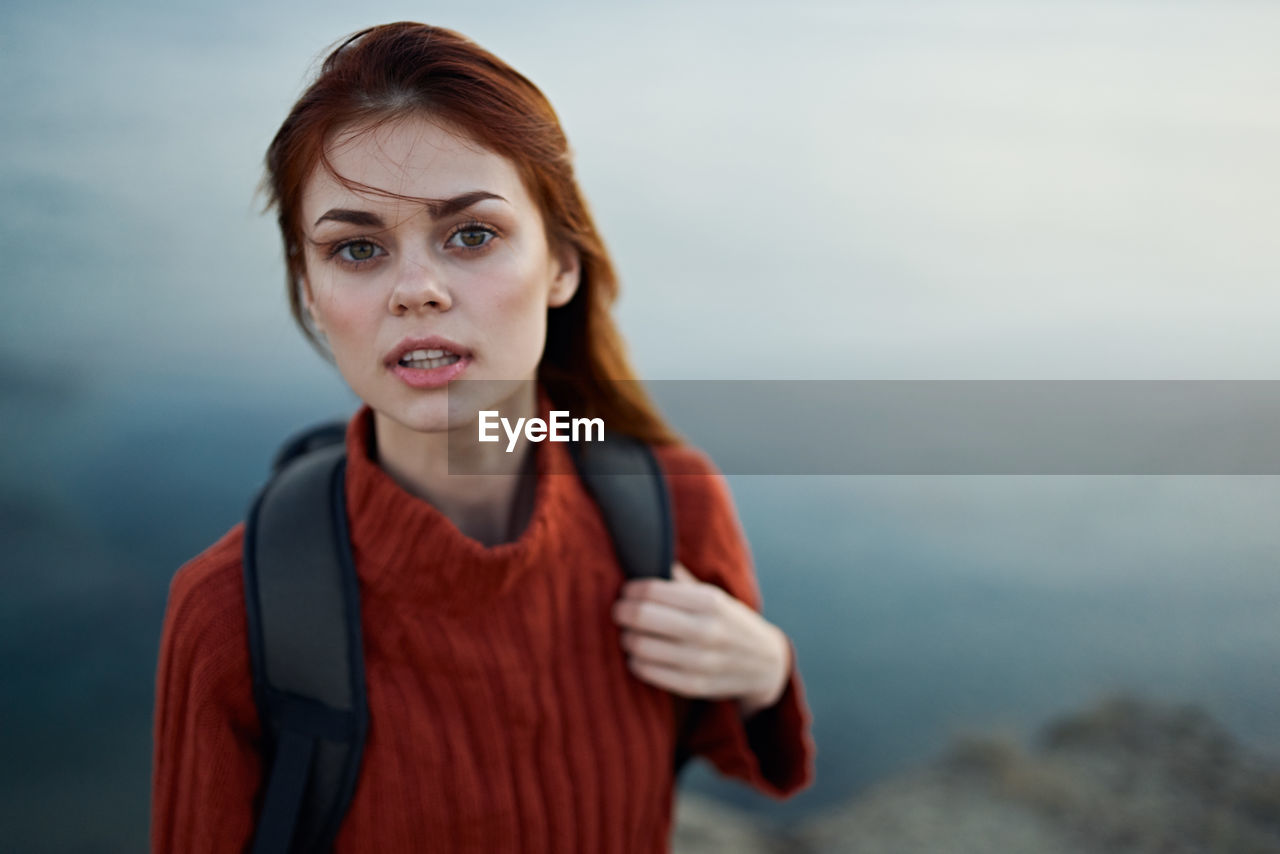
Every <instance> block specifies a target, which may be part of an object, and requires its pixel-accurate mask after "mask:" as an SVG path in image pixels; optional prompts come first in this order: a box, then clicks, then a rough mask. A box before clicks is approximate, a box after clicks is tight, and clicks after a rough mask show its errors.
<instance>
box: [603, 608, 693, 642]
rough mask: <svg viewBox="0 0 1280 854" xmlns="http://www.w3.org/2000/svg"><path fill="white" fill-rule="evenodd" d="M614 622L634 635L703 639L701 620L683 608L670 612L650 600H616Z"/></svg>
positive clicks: (670, 610) (669, 609)
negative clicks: (634, 633) (639, 633)
mask: <svg viewBox="0 0 1280 854" xmlns="http://www.w3.org/2000/svg"><path fill="white" fill-rule="evenodd" d="M613 620H614V622H615V623H618V624H619V625H621V626H625V627H626V628H629V629H635V630H636V631H640V632H645V633H648V634H652V635H661V636H663V637H667V638H672V639H675V640H694V639H697V638H700V637H702V636H703V635H704V634H705V631H704V630H703V629H702V628H701V623H702V620H700V619H699V618H698V617H696V616H695V615H694V614H693V613H691V612H689V611H686V610H684V609H682V608H673V607H671V606H670V605H667V604H665V603H662V602H656V601H654V600H651V599H645V600H642V599H619V600H618V601H617V602H614V603H613Z"/></svg>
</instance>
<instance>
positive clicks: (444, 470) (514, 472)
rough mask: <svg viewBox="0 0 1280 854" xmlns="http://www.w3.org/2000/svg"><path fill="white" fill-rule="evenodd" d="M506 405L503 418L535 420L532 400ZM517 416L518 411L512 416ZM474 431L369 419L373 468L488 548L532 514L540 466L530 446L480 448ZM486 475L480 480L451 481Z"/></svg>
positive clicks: (513, 535) (516, 532)
mask: <svg viewBox="0 0 1280 854" xmlns="http://www.w3.org/2000/svg"><path fill="white" fill-rule="evenodd" d="M521 397H528V399H526V400H522V401H520V402H519V403H514V405H513V403H512V402H507V403H505V404H504V406H503V407H502V412H503V415H504V416H505V415H507V413H509V412H510V413H514V415H513V417H532V416H534V415H536V414H537V413H536V411H535V410H536V407H537V400H536V397H533V396H532V395H531V394H530V395H527V396H526V395H521ZM516 410H521V411H519V412H516ZM477 430H478V424H477V423H476V422H472V423H470V424H465V425H462V426H459V427H456V428H454V429H451V430H447V431H441V432H435V433H420V432H418V431H416V430H411V429H409V428H407V427H405V426H404V425H402V424H399V423H397V422H395V421H393V420H391V419H390V418H388V417H386V416H384V415H382V414H381V413H379V412H378V411H377V410H374V413H373V436H374V444H375V447H374V451H375V461H376V462H377V463H378V465H379V466H381V467H382V469H383V470H384V471H385V472H386V473H387V474H388V475H389V476H390V477H391V479H392V480H394V481H395V482H396V483H397V484H398V485H399V486H400V487H401V488H402V489H404V490H405V491H406V492H408V493H409V494H411V495H414V496H416V497H418V498H421V499H423V500H424V501H427V502H429V503H430V504H431V505H432V506H434V507H435V508H436V509H437V510H439V511H440V512H441V513H443V514H444V515H445V516H446V517H448V519H449V520H450V521H451V522H453V524H454V525H455V526H456V527H457V528H458V530H459V531H461V532H462V533H463V534H465V535H466V536H468V537H470V538H471V539H473V540H476V541H478V542H480V543H481V544H483V545H485V546H494V545H498V544H500V543H506V542H512V541H514V540H517V539H519V538H520V534H521V533H522V532H523V531H524V529H525V527H526V526H527V525H528V522H529V519H530V518H531V517H532V515H533V506H534V497H535V493H536V489H537V461H536V456H535V450H534V448H533V446H532V444H531V443H529V442H528V441H524V440H523V439H522V440H521V441H520V442H519V443H518V444H517V445H516V447H515V448H514V449H513V450H512V451H511V452H508V451H507V449H506V442H505V440H504V441H502V442H499V443H492V444H491V443H485V444H481V443H479V442H477V441H476V435H477ZM451 469H452V470H453V471H455V472H458V471H463V472H483V473H482V474H470V473H468V474H458V473H454V474H450V470H451Z"/></svg>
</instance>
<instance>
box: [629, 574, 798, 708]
mask: <svg viewBox="0 0 1280 854" xmlns="http://www.w3.org/2000/svg"><path fill="white" fill-rule="evenodd" d="M671 574H672V579H671V580H670V581H668V580H666V579H660V578H645V579H637V580H633V581H628V582H626V583H625V584H624V585H623V586H622V596H621V597H620V598H619V599H618V601H617V602H615V603H614V606H613V619H614V622H616V623H617V624H618V625H619V626H620V627H621V628H622V637H621V641H622V648H623V649H624V650H626V652H627V653H628V657H627V663H628V665H629V666H630V668H631V672H632V673H634V674H635V675H636V677H637V678H639V679H641V680H643V681H645V682H648V683H649V684H651V685H655V686H657V687H659V688H663V689H665V690H667V691H671V692H672V693H675V694H680V695H681V696H685V697H693V698H707V699H713V700H724V699H736V700H737V701H738V707H739V709H740V710H741V712H742V715H743V717H749V716H750V715H752V714H754V713H755V712H757V711H760V710H761V709H766V708H768V707H769V706H772V705H773V704H774V703H776V702H777V701H778V698H779V697H781V696H782V692H783V690H784V689H785V688H786V685H787V677H788V676H789V675H790V672H789V669H790V663H791V662H790V648H789V646H788V641H787V637H786V635H784V634H783V633H782V630H781V629H779V628H778V627H777V626H775V625H773V624H772V623H770V622H769V621H767V620H766V619H765V618H764V617H762V616H760V615H759V614H758V613H756V612H755V611H753V610H751V608H749V607H748V606H747V605H745V604H743V603H742V602H739V601H738V600H737V599H734V598H733V597H732V596H730V595H729V594H728V593H726V592H725V591H724V590H723V589H721V588H719V587H717V586H716V585H714V584H705V583H703V582H701V581H699V580H698V579H697V578H695V577H694V576H693V574H692V573H691V572H689V570H687V569H685V568H684V566H683V565H682V564H681V563H680V562H679V561H677V562H676V563H675V564H674V565H673V566H672V573H671Z"/></svg>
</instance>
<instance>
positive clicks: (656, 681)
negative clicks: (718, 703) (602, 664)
mask: <svg viewBox="0 0 1280 854" xmlns="http://www.w3.org/2000/svg"><path fill="white" fill-rule="evenodd" d="M627 663H628V666H629V667H630V668H631V672H632V673H634V674H635V676H636V678H637V679H641V680H643V681H645V682H648V683H649V684H650V685H654V686H656V687H658V688H662V689H663V690H666V691H670V692H671V693H673V694H679V695H681V696H683V697H695V698H698V697H701V698H707V699H723V698H724V697H727V696H730V693H731V692H727V691H725V690H724V689H723V688H720V687H718V686H717V685H716V684H715V681H714V679H713V678H712V677H711V676H709V675H707V674H704V673H690V672H688V671H685V670H678V669H676V668H674V667H670V666H668V665H665V664H654V663H652V662H649V661H645V660H643V659H639V658H632V659H629V660H628V662H627Z"/></svg>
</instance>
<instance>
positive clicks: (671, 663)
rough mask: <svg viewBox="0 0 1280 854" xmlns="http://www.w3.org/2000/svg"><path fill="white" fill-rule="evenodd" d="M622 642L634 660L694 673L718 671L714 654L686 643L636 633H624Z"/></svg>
mask: <svg viewBox="0 0 1280 854" xmlns="http://www.w3.org/2000/svg"><path fill="white" fill-rule="evenodd" d="M620 641H621V643H622V648H623V649H624V650H626V651H627V653H629V654H630V655H631V656H632V657H633V658H636V659H639V660H641V661H646V662H648V663H650V664H661V665H664V666H666V667H670V668H671V669H672V670H683V671H687V672H692V673H697V672H705V671H714V670H715V669H716V659H715V655H714V653H711V652H709V651H707V650H705V649H699V648H697V647H691V646H690V645H688V644H685V643H680V642H678V641H673V640H669V639H667V638H664V637H659V636H657V635H649V634H643V633H641V632H634V631H625V632H623V633H622V637H621V638H620Z"/></svg>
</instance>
